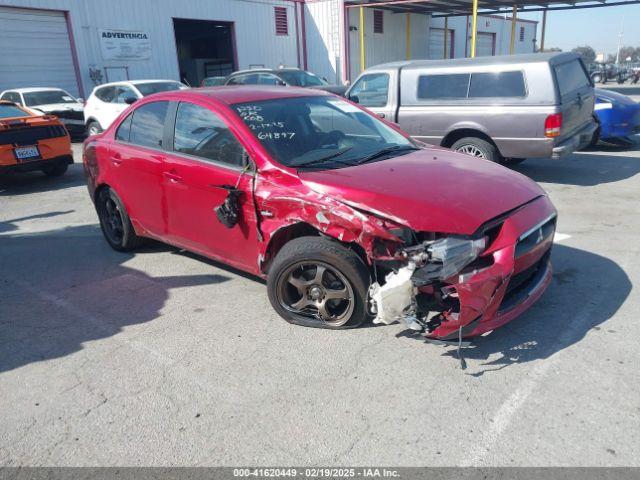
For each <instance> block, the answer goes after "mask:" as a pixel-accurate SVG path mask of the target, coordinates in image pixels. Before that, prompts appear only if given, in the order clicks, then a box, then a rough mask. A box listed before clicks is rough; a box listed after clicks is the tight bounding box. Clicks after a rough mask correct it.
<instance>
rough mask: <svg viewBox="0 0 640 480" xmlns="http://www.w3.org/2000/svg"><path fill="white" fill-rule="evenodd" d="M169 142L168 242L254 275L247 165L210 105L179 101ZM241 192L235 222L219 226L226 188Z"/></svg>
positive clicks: (166, 171) (253, 225) (255, 242)
mask: <svg viewBox="0 0 640 480" xmlns="http://www.w3.org/2000/svg"><path fill="white" fill-rule="evenodd" d="M172 117H173V118H175V129H174V130H173V132H174V135H173V142H172V145H171V146H170V147H169V150H171V151H170V152H168V153H167V160H166V163H165V167H164V170H163V179H162V180H163V186H164V191H165V195H166V203H167V212H168V215H167V231H168V238H169V240H170V241H171V242H172V243H176V244H179V245H182V246H185V247H187V248H189V249H190V250H194V251H196V252H200V253H202V254H205V255H207V256H211V257H214V258H217V259H220V260H221V261H223V262H225V263H229V264H231V265H234V266H236V267H239V268H243V269H248V270H251V271H255V270H256V267H257V263H256V259H257V257H258V240H257V233H256V232H257V230H256V228H257V227H256V214H255V210H254V204H253V197H252V192H251V184H252V181H253V173H252V172H249V171H247V170H248V168H247V167H246V166H245V164H244V162H245V158H246V154H245V150H244V148H243V146H242V144H241V143H240V142H239V141H238V139H237V138H236V136H235V135H234V133H233V132H232V131H231V129H230V128H229V127H228V125H227V124H226V122H225V120H223V119H222V118H221V117H220V115H218V114H217V113H216V112H214V111H213V110H211V109H210V108H209V107H208V106H205V105H201V104H197V103H191V102H180V103H179V104H177V105H176V106H175V111H174V116H173V115H172ZM236 185H237V188H238V190H240V192H241V193H240V199H239V201H240V215H239V222H238V224H237V225H235V226H234V227H233V228H228V227H226V226H225V225H223V224H222V223H221V222H220V221H219V220H218V218H217V216H216V210H215V209H216V208H217V207H218V206H220V205H221V204H222V203H223V202H224V200H225V198H226V197H227V194H228V190H227V188H225V187H235V186H236Z"/></svg>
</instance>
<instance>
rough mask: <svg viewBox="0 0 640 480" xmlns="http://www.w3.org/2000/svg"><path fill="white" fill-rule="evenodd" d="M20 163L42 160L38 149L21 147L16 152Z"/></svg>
mask: <svg viewBox="0 0 640 480" xmlns="http://www.w3.org/2000/svg"><path fill="white" fill-rule="evenodd" d="M14 152H15V154H16V158H17V159H18V161H29V160H34V159H36V158H40V150H38V147H20V148H16V149H15V150H14Z"/></svg>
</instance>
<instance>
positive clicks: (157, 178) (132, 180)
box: [109, 101, 169, 237]
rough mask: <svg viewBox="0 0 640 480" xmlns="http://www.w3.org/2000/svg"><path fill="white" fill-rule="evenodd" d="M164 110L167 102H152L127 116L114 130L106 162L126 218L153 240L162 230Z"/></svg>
mask: <svg viewBox="0 0 640 480" xmlns="http://www.w3.org/2000/svg"><path fill="white" fill-rule="evenodd" d="M168 107H169V102H165V101H163V102H152V103H147V104H145V105H142V106H141V107H140V108H137V109H136V110H134V111H133V112H132V113H131V114H129V115H128V116H127V118H125V119H124V120H123V121H122V123H121V124H120V125H119V126H118V129H117V130H116V136H115V143H114V144H113V146H112V148H111V149H110V158H109V163H110V167H111V168H112V169H113V170H112V175H111V181H110V183H111V184H112V186H113V188H114V189H115V190H116V193H118V195H119V196H120V198H121V199H122V201H123V202H124V204H125V206H126V208H127V212H128V213H129V216H130V217H131V219H132V220H133V221H134V222H137V223H138V224H139V225H140V226H142V227H143V228H144V229H145V230H148V231H149V232H151V233H152V234H153V235H155V236H157V237H163V236H164V234H165V230H166V222H165V217H166V205H165V204H164V203H163V201H162V182H161V174H162V167H163V163H164V159H165V153H164V151H163V143H164V141H165V140H164V137H165V123H166V121H167V113H168Z"/></svg>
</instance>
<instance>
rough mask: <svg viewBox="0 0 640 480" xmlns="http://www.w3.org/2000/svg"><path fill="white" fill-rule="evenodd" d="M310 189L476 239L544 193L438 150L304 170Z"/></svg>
mask: <svg viewBox="0 0 640 480" xmlns="http://www.w3.org/2000/svg"><path fill="white" fill-rule="evenodd" d="M299 176H300V179H301V180H302V182H303V183H304V184H305V185H306V186H307V187H308V188H311V189H312V190H314V191H316V192H319V193H323V194H326V195H329V196H331V197H333V198H335V199H337V200H339V201H341V202H343V203H346V204H348V205H351V206H353V207H355V208H358V209H361V210H364V211H367V212H370V213H373V214H376V215H379V216H383V217H386V218H388V219H390V220H394V221H396V222H399V223H401V224H403V225H405V226H408V227H410V228H412V229H413V230H416V231H431V232H442V233H454V234H472V233H474V232H475V231H476V230H477V229H478V228H479V227H480V226H481V225H482V224H483V223H485V222H486V221H488V220H491V219H492V218H495V217H497V216H499V215H500V214H502V213H504V212H507V211H509V210H512V209H514V208H516V207H518V206H520V205H522V204H524V203H527V202H529V201H531V200H533V199H534V198H536V197H539V196H540V195H544V194H545V192H544V190H542V188H540V186H538V184H536V183H535V182H533V181H532V180H530V179H529V178H527V177H525V176H524V175H521V174H519V173H517V172H514V171H512V170H509V169H507V168H505V167H502V166H500V165H498V164H496V163H493V162H489V161H487V160H482V159H478V158H474V157H470V156H468V155H463V154H459V153H454V152H451V151H449V150H444V149H439V148H428V149H424V150H419V151H415V152H412V153H410V154H406V155H402V156H398V157H394V158H390V159H387V160H382V161H378V162H372V163H368V164H364V165H359V166H354V167H346V168H339V169H335V170H322V171H302V170H301V171H300V172H299Z"/></svg>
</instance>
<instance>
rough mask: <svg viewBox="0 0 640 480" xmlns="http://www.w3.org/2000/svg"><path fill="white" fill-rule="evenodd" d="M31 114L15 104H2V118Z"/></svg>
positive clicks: (0, 113)
mask: <svg viewBox="0 0 640 480" xmlns="http://www.w3.org/2000/svg"><path fill="white" fill-rule="evenodd" d="M28 116H29V114H28V113H27V112H25V111H24V110H22V109H21V108H18V107H16V106H15V105H0V118H16V117H28Z"/></svg>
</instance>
